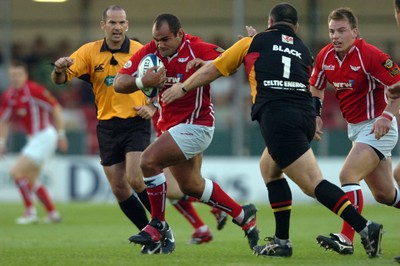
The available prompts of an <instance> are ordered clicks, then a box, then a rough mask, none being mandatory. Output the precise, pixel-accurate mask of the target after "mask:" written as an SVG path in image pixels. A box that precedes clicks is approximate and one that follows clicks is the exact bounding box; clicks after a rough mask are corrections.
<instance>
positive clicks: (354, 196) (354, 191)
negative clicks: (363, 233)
mask: <svg viewBox="0 0 400 266" xmlns="http://www.w3.org/2000/svg"><path fill="white" fill-rule="evenodd" d="M342 189H343V191H344V192H346V195H347V197H348V198H349V200H350V202H351V204H352V205H353V206H354V208H356V210H357V211H358V213H360V214H361V212H362V210H363V207H364V197H363V193H362V190H361V187H360V186H359V185H348V186H343V187H342ZM341 233H342V234H344V235H345V236H347V237H348V238H349V239H350V240H351V242H353V240H354V234H355V230H354V229H353V227H352V226H351V225H349V224H348V223H346V222H343V226H342V231H341Z"/></svg>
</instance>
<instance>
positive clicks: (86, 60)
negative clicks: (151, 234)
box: [51, 5, 155, 253]
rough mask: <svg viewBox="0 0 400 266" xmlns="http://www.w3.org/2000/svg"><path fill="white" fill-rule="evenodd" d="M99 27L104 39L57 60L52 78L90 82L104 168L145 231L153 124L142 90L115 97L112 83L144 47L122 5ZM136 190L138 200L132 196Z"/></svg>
mask: <svg viewBox="0 0 400 266" xmlns="http://www.w3.org/2000/svg"><path fill="white" fill-rule="evenodd" d="M100 26H101V29H102V30H104V33H105V38H104V39H103V40H98V41H94V42H90V43H87V44H84V45H83V46H81V47H80V48H79V49H78V50H76V51H75V52H74V53H72V55H71V56H70V57H61V58H59V59H58V60H57V61H56V62H55V63H54V70H53V72H52V73H51V78H52V80H53V82H54V83H56V84H64V83H66V82H67V81H69V80H71V79H72V78H74V77H76V78H79V79H81V80H84V81H86V82H88V83H89V84H91V86H92V89H93V93H94V95H95V104H96V108H97V119H98V121H99V122H98V125H97V138H98V141H99V148H100V159H101V164H102V166H103V169H104V172H105V174H106V176H107V179H108V181H109V183H110V185H111V189H112V191H113V193H114V195H115V197H116V198H117V200H118V204H119V206H120V208H121V210H122V211H123V212H124V214H125V215H126V217H128V218H129V220H131V222H132V223H133V224H135V225H136V227H137V228H138V229H139V230H141V229H143V228H144V227H145V226H146V225H147V224H148V222H149V221H148V218H147V215H146V212H145V209H144V208H143V205H144V206H145V207H146V208H147V210H148V211H149V212H151V207H150V202H149V199H148V196H147V192H146V187H145V184H144V182H143V176H142V172H141V169H140V167H139V158H140V155H141V153H142V151H143V150H144V149H145V148H146V147H147V146H148V145H149V144H150V132H151V130H150V120H145V119H143V118H141V117H140V116H138V114H137V111H136V110H135V108H134V107H135V106H142V105H146V104H147V102H146V101H147V98H146V96H145V95H144V94H143V93H142V92H141V91H138V92H136V93H132V94H127V95H124V94H118V93H115V91H114V88H113V81H114V77H115V75H116V74H117V73H118V71H119V70H120V69H121V68H122V66H123V65H124V63H125V62H126V61H128V60H129V58H130V57H131V56H132V54H134V53H135V52H136V51H137V50H139V49H140V48H141V47H142V45H141V44H140V43H139V42H137V41H134V40H130V39H129V38H128V37H127V36H126V35H125V34H126V32H127V31H128V20H127V19H126V13H125V10H124V9H123V8H122V7H120V6H117V5H112V6H109V7H107V8H106V9H105V10H104V11H103V15H102V19H101V21H100ZM132 188H133V190H134V191H135V192H136V194H137V195H138V197H139V199H140V201H139V200H138V198H137V197H136V196H135V195H133V194H132ZM142 203H143V205H142ZM147 248H149V249H150V250H151V247H143V249H142V252H143V253H147ZM151 252H155V251H154V250H152V251H151Z"/></svg>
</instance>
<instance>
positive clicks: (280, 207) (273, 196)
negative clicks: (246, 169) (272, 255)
mask: <svg viewBox="0 0 400 266" xmlns="http://www.w3.org/2000/svg"><path fill="white" fill-rule="evenodd" d="M267 188H268V197H269V203H270V204H271V208H272V211H273V212H274V217H275V236H276V237H277V238H279V239H289V226H290V212H291V209H292V192H291V191H290V187H289V184H288V183H287V181H286V179H285V178H281V179H279V180H276V181H272V182H270V183H268V184H267Z"/></svg>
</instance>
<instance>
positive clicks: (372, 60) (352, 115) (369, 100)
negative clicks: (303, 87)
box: [310, 39, 400, 124]
mask: <svg viewBox="0 0 400 266" xmlns="http://www.w3.org/2000/svg"><path fill="white" fill-rule="evenodd" d="M398 81H400V70H399V67H398V66H397V64H396V63H394V62H393V61H392V60H391V59H390V57H389V55H387V54H385V53H384V52H382V51H381V50H379V49H378V48H377V47H375V46H373V45H371V44H368V43H367V42H365V40H363V39H357V40H356V41H355V42H354V45H353V46H352V47H351V49H350V50H349V52H348V53H347V54H346V56H345V57H344V58H343V60H340V59H339V58H338V56H337V55H336V53H335V50H334V48H333V45H332V44H328V45H327V46H325V47H324V48H323V49H322V50H321V51H320V52H319V54H318V55H317V58H316V61H315V66H314V69H313V72H312V75H311V78H310V85H312V86H314V87H316V88H317V89H319V90H323V89H325V87H326V83H327V82H329V83H331V84H332V85H333V87H334V88H335V91H336V98H337V99H338V100H339V105H340V110H341V111H342V115H343V117H344V118H345V119H346V121H347V122H349V123H352V124H356V123H360V122H362V121H366V120H370V119H373V118H376V117H378V116H380V115H381V114H382V112H383V111H384V109H385V108H386V96H385V87H386V86H390V85H392V84H394V83H396V82H398Z"/></svg>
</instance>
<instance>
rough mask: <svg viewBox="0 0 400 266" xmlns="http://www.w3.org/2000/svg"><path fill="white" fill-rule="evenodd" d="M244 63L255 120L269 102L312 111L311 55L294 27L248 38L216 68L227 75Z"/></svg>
mask: <svg viewBox="0 0 400 266" xmlns="http://www.w3.org/2000/svg"><path fill="white" fill-rule="evenodd" d="M242 62H244V65H245V68H246V72H247V74H248V78H249V83H250V90H251V96H252V102H253V107H252V114H251V115H252V119H253V120H255V119H256V116H257V113H258V111H259V110H260V109H261V108H262V107H263V106H264V105H265V104H267V103H268V104H272V103H274V102H275V103H277V104H280V103H285V104H286V105H288V104H289V105H291V106H296V107H300V108H303V107H304V108H305V109H310V108H312V105H311V94H310V92H309V83H308V80H309V78H310V74H311V71H312V56H311V53H310V51H309V49H308V48H307V46H305V45H304V43H303V42H302V40H301V39H300V38H298V37H297V35H296V34H295V32H294V31H293V30H292V28H291V27H289V26H287V25H282V24H281V25H275V26H273V27H271V28H268V29H267V30H266V31H265V32H261V33H259V34H257V35H255V36H254V37H245V38H243V39H241V40H239V41H238V42H237V43H235V44H234V45H233V46H232V47H230V48H229V49H228V50H226V51H225V52H224V53H223V54H222V55H221V56H220V57H218V58H217V59H215V60H214V65H215V67H216V68H217V69H218V70H219V71H220V72H221V74H223V75H224V76H228V75H229V74H231V73H232V72H234V71H235V70H236V69H237V68H238V67H239V66H240V64H241V63H242ZM304 99H305V100H304ZM299 100H300V101H299Z"/></svg>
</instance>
